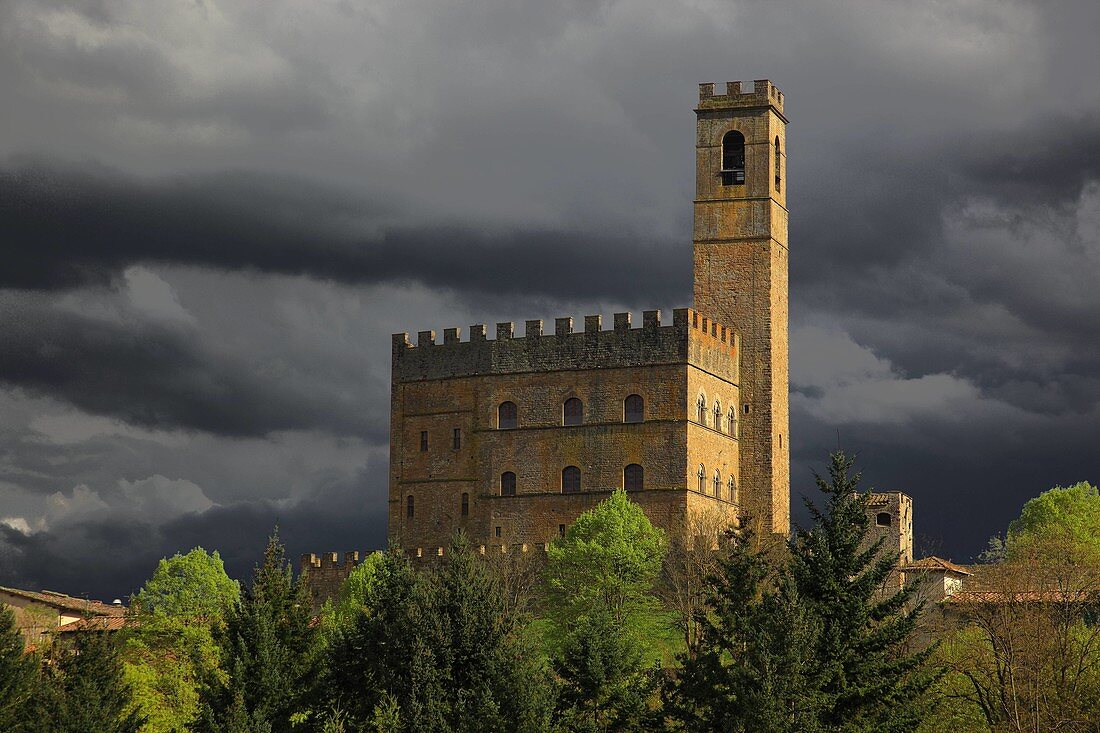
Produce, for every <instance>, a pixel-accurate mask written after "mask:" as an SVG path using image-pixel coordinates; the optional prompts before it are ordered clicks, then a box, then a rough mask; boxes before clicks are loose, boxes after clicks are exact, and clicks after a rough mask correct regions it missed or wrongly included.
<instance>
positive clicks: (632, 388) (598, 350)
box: [301, 80, 967, 602]
mask: <svg viewBox="0 0 1100 733" xmlns="http://www.w3.org/2000/svg"><path fill="white" fill-rule="evenodd" d="M724 91H725V93H724V94H716V93H715V88H714V84H701V85H700V86H699V103H698V106H697V108H696V109H695V115H696V140H695V167H696V195H695V204H694V206H695V217H694V308H680V309H677V310H674V311H673V312H672V319H671V323H668V322H667V320H662V317H661V313H660V312H658V311H655V310H653V311H645V312H643V313H642V319H641V320H642V322H641V325H640V327H639V326H637V324H635V323H633V322H632V319H631V315H630V314H629V313H616V314H615V316H614V322H613V323H612V324H610V325H611V327H610V328H605V327H604V324H603V321H602V319H601V317H600V316H587V317H585V318H584V321H583V325H581V324H574V322H573V319H572V318H556V319H555V320H554V325H553V331H552V332H551V331H549V330H548V329H546V328H545V324H544V322H543V321H541V320H531V321H527V322H526V327H525V330H524V334H523V336H522V337H521V336H519V335H517V334H516V332H515V325H514V324H513V323H498V324H496V329H495V334H494V336H495V338H493V339H490V338H488V334H487V329H486V327H485V325H481V324H478V325H474V326H471V327H470V328H469V331H468V335H466V336H465V338H464V337H463V333H462V331H461V329H459V328H457V327H454V328H446V329H445V330H444V331H443V339H442V343H438V342H437V338H436V334H435V332H434V331H421V332H419V333H418V334H417V337H416V343H415V344H414V343H412V342H411V341H410V339H409V335H408V334H407V333H398V334H394V336H393V343H392V349H393V351H392V385H391V401H390V476H389V497H388V503H389V512H388V514H389V537H390V542H391V543H394V544H396V545H397V546H399V547H401V548H402V549H404V550H405V552H406V553H407V554H409V555H410V556H411V557H413V558H419V559H420V560H422V561H428V560H430V559H432V558H438V557H440V556H442V555H444V553H445V552H446V548H447V546H448V543H449V541H450V538H451V535H452V534H453V533H454V531H455V530H458V529H462V530H464V531H465V532H466V534H467V535H468V536H469V538H470V540H471V542H472V544H473V545H474V546H475V547H478V548H479V550H480V551H481V552H482V553H489V552H491V553H507V552H528V551H530V552H537V551H540V550H543V549H545V548H546V547H547V545H548V543H549V542H551V541H552V540H553V539H554V538H555V537H559V536H561V535H562V534H564V532H565V531H566V529H567V528H568V526H569V524H570V523H571V522H573V521H574V520H575V519H576V518H577V516H579V515H580V514H581V513H582V512H584V511H585V510H587V509H589V508H591V507H592V506H595V505H596V504H597V503H599V502H600V501H602V500H603V499H605V498H606V497H607V496H608V494H609V493H610V492H611V491H613V490H614V489H617V488H620V487H621V488H623V489H625V490H626V491H627V492H629V494H630V498H631V499H632V500H633V501H635V502H637V503H638V504H639V505H640V506H641V507H642V508H643V509H644V510H645V512H646V514H647V515H648V516H649V518H650V520H651V521H652V522H653V523H654V524H656V525H658V526H660V527H662V528H664V529H666V530H668V531H672V532H675V531H677V530H680V529H685V528H686V527H687V524H688V522H689V521H690V517H691V516H692V514H693V513H696V512H717V513H719V514H720V515H722V516H725V517H727V518H728V519H729V520H730V523H731V524H732V523H733V522H735V521H738V520H739V518H741V517H748V518H749V519H750V520H751V521H753V522H754V524H755V527H754V529H755V530H756V531H757V532H758V533H759V532H765V533H774V534H775V535H779V536H784V537H785V536H787V535H788V534H789V531H790V441H789V434H788V422H789V400H788V372H789V357H788V326H787V319H788V316H787V301H788V286H787V271H788V250H787V187H786V160H787V159H786V129H787V118H786V116H785V114H784V111H783V94H782V92H780V91H779V90H778V89H777V88H776V87H775V85H773V84H772V83H771V82H770V81H768V80H758V81H756V82H753V85H752V89H751V90H748V89H744V90H743V89H742V85H741V83H740V82H730V83H727V84H726V86H725V90H724ZM578 326H579V327H578ZM868 515H869V516H868V519H869V524H870V527H871V531H870V533H869V535H868V538H867V542H868V543H870V542H874V541H875V540H877V539H879V538H883V542H884V544H883V547H884V550H885V551H887V552H891V553H897V554H898V556H899V559H900V566H899V569H898V572H897V573H896V574H895V576H894V577H893V579H892V581H891V583H896V584H899V585H900V584H901V583H904V582H906V578H909V579H910V580H911V579H913V578H922V579H925V580H924V581H922V582H926V584H932V585H936V584H938V585H939V586H942V589H941V591H940V592H939V593H940V595H945V594H946V593H947V592H948V591H949V590H951V591H953V590H954V589H956V587H957V585H958V582H959V578H961V577H962V576H963V575H964V574H965V573H966V572H967V571H966V570H965V568H961V566H955V565H954V564H952V563H947V562H946V561H942V560H940V559H938V558H925V559H923V560H920V561H916V562H914V560H913V516H912V500H911V499H910V498H909V497H908V496H907V495H905V494H903V493H901V492H897V491H893V492H883V493H875V494H873V495H872V497H871V503H870V506H869V507H868ZM358 562H359V553H357V552H349V553H344V556H343V557H342V558H341V556H340V555H338V554H337V553H328V554H326V555H323V556H321V557H318V556H317V555H312V554H307V555H303V556H302V558H301V569H302V572H303V573H304V574H306V576H307V577H308V579H309V583H310V587H311V589H312V591H313V593H314V597H315V601H317V602H320V600H322V599H323V598H325V597H329V596H331V595H333V594H335V592H336V590H337V589H338V588H339V586H340V583H341V582H342V580H343V579H344V578H345V577H347V575H348V574H349V573H350V572H351V570H352V569H353V568H354V567H355V565H356V564H357V563H358Z"/></svg>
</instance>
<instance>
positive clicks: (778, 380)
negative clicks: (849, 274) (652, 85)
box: [694, 79, 791, 534]
mask: <svg viewBox="0 0 1100 733" xmlns="http://www.w3.org/2000/svg"><path fill="white" fill-rule="evenodd" d="M695 114H696V117H697V124H696V130H697V134H696V140H695V180H696V194H695V226H694V229H695V232H694V242H695V293H694V295H695V309H696V310H697V311H699V312H700V313H702V314H708V315H710V316H711V317H713V318H715V319H717V320H718V321H719V322H721V323H723V324H725V325H726V326H731V327H733V328H735V329H737V330H738V331H739V332H740V333H741V335H742V342H741V343H742V355H741V404H740V405H739V406H738V408H739V409H738V411H739V419H740V421H741V432H740V445H739V449H740V453H741V503H742V506H743V508H744V509H745V510H746V511H748V512H749V513H750V514H751V515H752V517H753V518H754V520H755V521H756V523H757V524H758V526H759V527H760V529H762V530H770V531H772V532H776V533H781V534H787V533H788V532H789V530H790V503H791V499H790V496H791V469H790V465H791V461H790V435H789V423H790V418H789V413H790V402H789V397H788V382H789V362H790V357H789V352H788V325H787V311H788V307H787V300H788V298H787V270H788V267H787V257H788V250H787V182H786V167H787V166H786V162H787V155H786V153H787V139H786V135H787V118H786V117H785V116H784V114H783V94H782V93H781V92H780V91H779V90H778V89H777V88H776V87H775V86H774V85H773V84H772V83H771V82H770V81H768V80H766V79H763V80H758V81H755V82H753V88H752V91H742V90H741V83H740V82H729V83H727V84H726V90H725V94H715V91H714V84H700V85H699V107H698V108H697V109H696V110H695Z"/></svg>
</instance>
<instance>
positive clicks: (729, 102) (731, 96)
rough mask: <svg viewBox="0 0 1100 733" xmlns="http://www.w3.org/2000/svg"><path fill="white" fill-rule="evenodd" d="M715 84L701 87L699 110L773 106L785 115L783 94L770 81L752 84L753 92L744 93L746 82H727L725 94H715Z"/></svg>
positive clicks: (758, 81)
mask: <svg viewBox="0 0 1100 733" xmlns="http://www.w3.org/2000/svg"><path fill="white" fill-rule="evenodd" d="M715 86H716V85H715V84H714V83H705V84H700V85H699V108H700V109H707V108H710V107H762V106H769V105H770V106H773V107H775V108H776V109H777V110H778V111H779V113H780V114H782V113H783V92H781V91H779V89H778V88H777V87H776V86H775V85H774V84H772V83H771V81H769V80H768V79H757V80H756V81H754V82H752V91H751V92H750V91H742V88H743V87H744V86H745V84H744V82H739V81H727V82H726V83H725V93H724V94H715Z"/></svg>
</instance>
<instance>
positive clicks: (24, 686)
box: [0, 605, 38, 731]
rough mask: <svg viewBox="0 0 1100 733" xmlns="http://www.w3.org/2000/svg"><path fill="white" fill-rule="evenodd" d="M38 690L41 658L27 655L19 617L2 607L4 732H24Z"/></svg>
mask: <svg viewBox="0 0 1100 733" xmlns="http://www.w3.org/2000/svg"><path fill="white" fill-rule="evenodd" d="M37 688H38V658H37V657H36V656H34V655H31V654H26V653H24V650H23V635H22V634H21V633H19V630H18V629H17V628H16V627H15V614H14V613H12V611H11V610H10V609H8V608H7V607H6V606H2V605H0V730H5V731H21V730H24V728H23V726H24V725H25V724H26V723H28V722H29V721H30V719H31V703H32V701H33V698H34V695H35V692H36V690H37Z"/></svg>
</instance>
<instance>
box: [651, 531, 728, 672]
mask: <svg viewBox="0 0 1100 733" xmlns="http://www.w3.org/2000/svg"><path fill="white" fill-rule="evenodd" d="M735 524H736V522H735V521H734V519H733V518H732V517H730V516H727V515H726V514H725V513H724V512H720V511H713V510H711V511H706V510H704V511H693V512H690V513H689V514H688V516H687V521H686V522H685V523H684V525H683V526H682V527H680V528H678V530H675V531H673V532H672V533H671V537H670V539H669V546H668V552H667V553H666V554H665V559H664V563H663V564H662V566H661V579H660V582H659V583H658V585H657V591H658V596H659V597H660V599H661V601H662V603H663V604H664V606H665V608H667V609H669V610H670V611H672V613H673V616H674V618H675V625H676V628H677V629H678V630H679V631H680V634H681V636H682V638H683V643H684V648H685V649H687V650H688V652H689V653H690V652H691V650H692V649H694V648H695V647H696V645H697V643H698V640H699V634H700V631H701V628H700V624H699V615H700V612H701V611H702V610H703V608H704V606H705V605H706V598H707V589H708V581H709V579H710V578H711V577H712V576H713V575H714V574H715V573H716V572H718V570H719V568H720V566H721V559H722V557H723V555H724V554H725V550H726V545H727V544H728V541H727V539H726V538H728V537H729V531H730V530H731V529H732V528H733V526H734V525H735Z"/></svg>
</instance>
